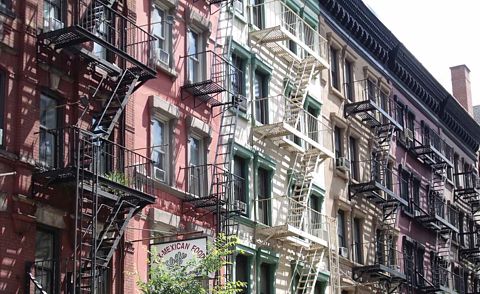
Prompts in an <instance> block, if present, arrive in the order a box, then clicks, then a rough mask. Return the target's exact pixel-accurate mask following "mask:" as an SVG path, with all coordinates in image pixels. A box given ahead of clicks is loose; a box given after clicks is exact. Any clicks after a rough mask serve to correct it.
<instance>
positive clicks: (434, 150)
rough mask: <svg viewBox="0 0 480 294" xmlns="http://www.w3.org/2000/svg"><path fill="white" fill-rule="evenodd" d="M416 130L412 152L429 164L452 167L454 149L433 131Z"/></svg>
mask: <svg viewBox="0 0 480 294" xmlns="http://www.w3.org/2000/svg"><path fill="white" fill-rule="evenodd" d="M426 130H427V129H426V128H415V130H414V134H413V135H414V140H413V146H412V150H413V151H414V152H415V153H416V154H417V156H418V157H419V158H421V159H422V160H424V161H425V162H426V163H427V164H430V165H436V164H443V163H445V164H447V165H448V166H452V162H451V159H452V158H453V153H454V151H453V148H452V147H451V146H450V145H449V144H448V143H447V142H446V141H445V140H443V139H442V138H441V136H440V135H439V134H437V133H436V132H434V131H433V130H432V129H428V131H426Z"/></svg>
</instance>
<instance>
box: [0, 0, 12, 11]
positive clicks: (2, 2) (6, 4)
mask: <svg viewBox="0 0 480 294" xmlns="http://www.w3.org/2000/svg"><path fill="white" fill-rule="evenodd" d="M11 9H12V0H0V11H9V10H11Z"/></svg>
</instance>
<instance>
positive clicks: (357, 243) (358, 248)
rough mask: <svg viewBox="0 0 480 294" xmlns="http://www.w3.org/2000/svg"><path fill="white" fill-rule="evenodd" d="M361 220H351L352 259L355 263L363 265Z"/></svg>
mask: <svg viewBox="0 0 480 294" xmlns="http://www.w3.org/2000/svg"><path fill="white" fill-rule="evenodd" d="M361 227H362V226H361V220H360V219H359V218H354V219H353V257H354V261H355V262H357V263H363V257H362V256H363V255H362V245H363V244H362V231H361Z"/></svg>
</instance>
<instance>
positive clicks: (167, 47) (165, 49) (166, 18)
mask: <svg viewBox="0 0 480 294" xmlns="http://www.w3.org/2000/svg"><path fill="white" fill-rule="evenodd" d="M155 10H158V11H160V12H161V13H163V18H162V15H161V14H160V13H159V15H160V18H161V20H160V22H158V21H157V20H155V21H154V20H153V13H155ZM151 15H152V16H151V25H152V34H153V35H154V36H155V37H156V38H158V41H156V42H155V43H154V46H153V51H154V52H153V56H154V58H155V62H157V64H159V65H164V66H167V67H169V68H170V67H171V66H172V64H171V60H172V43H171V40H172V35H173V33H172V24H171V23H170V20H171V19H172V20H173V16H172V15H171V13H170V9H169V8H168V7H167V6H166V5H164V4H162V3H158V2H155V4H153V5H152V11H151ZM160 25H161V26H162V28H161V30H160V31H161V32H160V34H157V33H156V30H155V27H156V26H160ZM161 44H163V45H161ZM165 56H166V57H165Z"/></svg>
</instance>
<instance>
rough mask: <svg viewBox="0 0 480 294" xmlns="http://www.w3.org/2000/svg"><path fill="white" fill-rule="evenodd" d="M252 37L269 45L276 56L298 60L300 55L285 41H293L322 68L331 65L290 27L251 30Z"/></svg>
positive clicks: (266, 45)
mask: <svg viewBox="0 0 480 294" xmlns="http://www.w3.org/2000/svg"><path fill="white" fill-rule="evenodd" d="M249 35H250V39H251V40H254V41H255V42H256V43H258V44H262V45H263V46H265V47H267V48H268V49H269V50H270V51H271V52H272V53H274V54H275V56H280V57H283V58H284V59H285V60H287V61H293V60H298V56H297V55H296V54H295V53H294V52H292V51H291V50H290V49H288V48H287V47H286V46H285V45H284V44H282V43H283V41H292V42H294V43H295V44H297V45H299V46H300V47H301V48H302V49H303V50H305V51H306V52H307V53H308V55H309V56H311V57H313V58H315V60H317V61H318V63H319V66H320V67H321V68H329V67H330V65H329V63H328V60H327V59H326V58H323V57H322V56H320V55H319V54H318V53H317V52H315V51H314V50H312V49H311V48H310V47H309V46H307V45H306V44H305V43H304V42H302V41H301V40H300V39H299V38H298V37H297V36H295V35H294V34H292V33H291V32H290V31H289V30H288V28H286V27H285V26H283V25H277V26H272V27H269V28H265V29H261V30H256V31H252V32H250V34H249Z"/></svg>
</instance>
